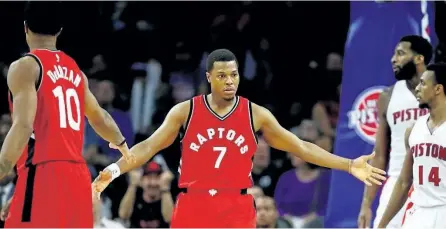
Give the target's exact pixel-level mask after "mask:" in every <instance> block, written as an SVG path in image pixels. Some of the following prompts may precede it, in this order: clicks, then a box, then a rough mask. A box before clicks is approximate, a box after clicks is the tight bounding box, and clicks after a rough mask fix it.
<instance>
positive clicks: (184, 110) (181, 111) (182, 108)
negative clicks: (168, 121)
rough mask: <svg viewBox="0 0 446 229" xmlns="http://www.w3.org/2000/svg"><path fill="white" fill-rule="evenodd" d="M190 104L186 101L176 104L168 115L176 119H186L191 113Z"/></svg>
mask: <svg viewBox="0 0 446 229" xmlns="http://www.w3.org/2000/svg"><path fill="white" fill-rule="evenodd" d="M191 108H192V102H191V100H186V101H184V102H181V103H178V104H176V105H175V106H173V107H172V109H170V112H169V113H170V114H171V115H172V116H174V117H176V118H181V119H182V118H187V116H189V113H190V112H191Z"/></svg>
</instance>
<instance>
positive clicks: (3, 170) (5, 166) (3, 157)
mask: <svg viewBox="0 0 446 229" xmlns="http://www.w3.org/2000/svg"><path fill="white" fill-rule="evenodd" d="M32 133H33V128H32V126H29V125H20V124H13V125H12V127H11V129H10V130H9V132H8V134H7V135H6V138H5V141H4V143H3V146H2V150H1V153H0V179H1V178H3V177H4V176H6V175H7V174H8V173H9V172H10V171H11V170H12V169H13V168H14V165H15V164H16V163H17V161H18V160H19V158H20V155H21V154H22V152H23V150H24V149H25V147H26V144H27V143H28V141H29V139H30V137H31V134H32Z"/></svg>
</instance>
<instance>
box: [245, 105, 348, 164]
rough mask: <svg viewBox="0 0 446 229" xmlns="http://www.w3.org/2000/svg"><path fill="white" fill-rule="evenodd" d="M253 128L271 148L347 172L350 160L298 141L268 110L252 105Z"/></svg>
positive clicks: (311, 144)
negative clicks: (259, 131) (261, 134)
mask: <svg viewBox="0 0 446 229" xmlns="http://www.w3.org/2000/svg"><path fill="white" fill-rule="evenodd" d="M252 109H253V116H254V117H253V118H254V126H255V127H256V130H258V129H260V130H261V131H262V133H263V136H264V138H265V140H266V142H267V143H268V144H269V145H270V146H271V147H273V148H276V149H279V150H282V151H285V152H290V153H292V154H294V155H295V156H297V157H299V158H301V159H302V160H304V161H307V162H310V163H312V164H316V165H319V166H323V167H328V168H333V169H338V170H343V171H349V167H350V164H351V160H350V159H347V158H343V157H339V156H336V155H334V154H332V153H330V152H327V151H325V150H324V149H322V148H320V147H319V146H317V145H315V144H313V143H309V142H305V141H302V140H300V139H299V138H298V137H297V136H295V135H294V134H292V133H291V132H289V131H288V130H286V129H285V128H283V127H282V126H281V125H280V124H279V122H278V121H277V120H276V118H275V117H274V116H273V114H271V112H270V111H269V110H267V109H266V108H264V107H261V106H258V105H256V104H252Z"/></svg>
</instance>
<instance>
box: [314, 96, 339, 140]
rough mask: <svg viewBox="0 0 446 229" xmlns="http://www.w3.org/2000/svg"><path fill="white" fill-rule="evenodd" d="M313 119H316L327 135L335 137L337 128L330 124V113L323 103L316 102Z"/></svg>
mask: <svg viewBox="0 0 446 229" xmlns="http://www.w3.org/2000/svg"><path fill="white" fill-rule="evenodd" d="M312 117H313V120H315V121H316V123H317V126H318V128H319V129H320V130H321V131H322V132H323V133H324V134H325V135H327V136H329V137H334V136H335V130H333V128H332V127H331V125H330V121H329V118H328V114H327V112H326V110H325V107H324V106H323V105H322V104H321V103H316V104H315V105H314V106H313V111H312Z"/></svg>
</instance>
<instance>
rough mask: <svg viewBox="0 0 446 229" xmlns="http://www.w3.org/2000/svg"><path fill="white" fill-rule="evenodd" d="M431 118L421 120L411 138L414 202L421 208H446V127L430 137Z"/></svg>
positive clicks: (437, 130)
mask: <svg viewBox="0 0 446 229" xmlns="http://www.w3.org/2000/svg"><path fill="white" fill-rule="evenodd" d="M428 118H429V115H426V116H424V117H421V118H420V119H419V120H418V121H417V122H416V123H415V125H414V127H413V129H412V132H411V134H410V136H409V146H410V151H411V153H412V156H413V186H414V191H413V193H412V196H411V200H412V202H413V203H414V204H415V205H417V206H420V207H435V206H441V205H446V123H443V124H441V126H439V127H437V129H435V130H434V132H432V133H431V131H430V130H429V128H428V125H427V120H428Z"/></svg>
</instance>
